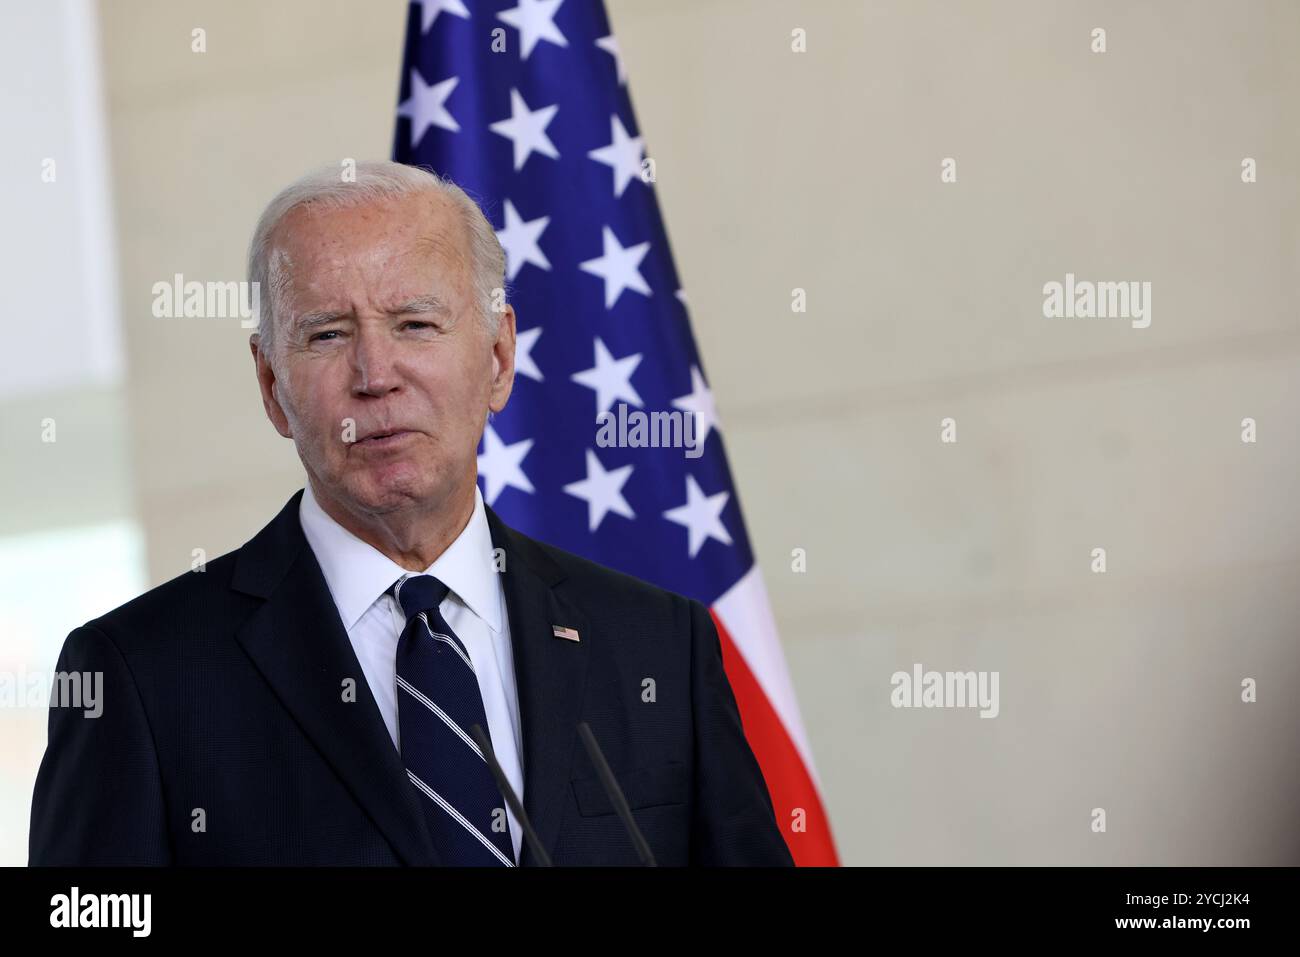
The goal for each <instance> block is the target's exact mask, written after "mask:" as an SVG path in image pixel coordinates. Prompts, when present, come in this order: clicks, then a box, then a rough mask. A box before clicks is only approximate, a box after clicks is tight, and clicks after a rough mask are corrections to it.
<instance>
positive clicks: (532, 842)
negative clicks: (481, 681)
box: [469, 722, 554, 867]
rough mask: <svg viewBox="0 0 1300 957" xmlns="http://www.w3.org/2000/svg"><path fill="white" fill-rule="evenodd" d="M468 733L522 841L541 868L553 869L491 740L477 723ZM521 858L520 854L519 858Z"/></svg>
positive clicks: (548, 856) (549, 856)
mask: <svg viewBox="0 0 1300 957" xmlns="http://www.w3.org/2000/svg"><path fill="white" fill-rule="evenodd" d="M469 733H470V736H471V737H473V739H474V741H475V742H476V743H477V744H478V748H479V750H480V751H482V752H483V760H484V761H486V762H487V766H488V767H489V768H491V769H492V776H493V777H494V778H496V779H497V787H499V788H500V789H501V796H502V797H504V798H505V799H506V803H507V804H509V805H510V810H511V811H513V812H514V815H515V820H517V821H518V822H519V824H520V826H521V827H522V828H523V829H524V840H525V841H527V842H528V846H529V847H530V848H532V851H533V856H534V857H536V858H537V861H538V864H539V865H540V866H541V867H553V866H554V865H553V864H552V863H551V855H549V854H547V853H546V848H544V847H542V841H541V838H539V837H538V836H537V832H536V831H534V830H533V822H532V821H530V820H528V814H527V813H526V812H525V811H524V806H523V804H522V803H520V801H519V795H517V794H515V789H514V788H512V787H511V786H510V782H509V781H508V780H507V779H506V772H505V771H503V770H501V765H500V764H499V763H498V762H497V756H496V754H495V753H494V752H493V751H492V742H491V740H489V738H488V736H487V734H486V733H485V732H484V731H483V728H482V726H481V725H479V724H478V723H477V722H475V723H474V724H473V725H472V726H471V727H470V729H469ZM522 856H523V855H522V854H521V855H520V857H522Z"/></svg>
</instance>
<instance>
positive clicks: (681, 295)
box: [673, 289, 691, 309]
mask: <svg viewBox="0 0 1300 957" xmlns="http://www.w3.org/2000/svg"><path fill="white" fill-rule="evenodd" d="M673 295H675V296H676V297H677V301H678V302H680V303H681V304H682V305H683V306H685V307H686V308H688V309H689V308H690V306H691V304H690V303H689V302H687V301H686V290H685V289H678V290H677V292H675V293H673Z"/></svg>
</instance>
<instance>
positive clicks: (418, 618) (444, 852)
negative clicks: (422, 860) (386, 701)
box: [389, 575, 515, 867]
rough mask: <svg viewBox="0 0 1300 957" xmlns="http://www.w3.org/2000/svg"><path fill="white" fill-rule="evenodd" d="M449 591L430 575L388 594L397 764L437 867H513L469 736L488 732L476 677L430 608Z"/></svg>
mask: <svg viewBox="0 0 1300 957" xmlns="http://www.w3.org/2000/svg"><path fill="white" fill-rule="evenodd" d="M449 590H450V589H448V588H447V586H446V585H444V584H443V583H442V582H440V581H439V580H438V579H436V578H434V577H433V576H432V575H403V576H402V577H401V578H399V579H398V580H397V582H396V583H394V585H393V587H392V588H390V589H389V593H390V594H392V596H393V597H394V598H396V599H397V602H398V604H399V605H401V607H402V611H403V612H404V613H405V615H406V627H405V628H404V629H402V637H401V639H400V640H399V641H398V643H397V721H398V728H399V741H400V744H401V752H402V764H403V765H404V766H405V767H406V775H407V777H408V778H409V779H410V781H411V784H413V785H414V786H415V789H416V791H418V792H419V798H420V803H421V805H422V806H423V808H424V814H425V819H426V820H427V821H428V823H429V834H430V836H431V837H432V838H433V844H434V847H435V848H436V849H437V851H438V855H439V857H440V858H441V859H442V862H443V863H444V864H450V865H462V866H475V867H500V866H505V867H513V866H514V863H515V862H514V846H513V844H512V843H511V841H510V822H509V819H508V818H507V817H506V812H505V806H506V802H505V800H504V799H503V798H502V797H501V791H500V789H499V788H498V787H497V784H496V780H495V779H494V778H493V777H492V771H491V769H489V768H488V766H487V762H486V761H485V760H484V759H483V754H482V752H481V751H480V750H479V747H478V744H477V743H475V741H474V739H473V738H472V737H471V736H470V733H469V729H470V728H471V727H473V726H474V725H475V724H478V725H479V726H481V727H482V728H483V732H484V734H488V733H489V732H488V723H487V716H486V715H485V714H484V711H483V696H482V694H480V692H479V687H478V678H477V677H476V676H475V674H474V665H473V663H472V662H471V661H470V657H469V653H468V652H467V651H466V650H465V646H464V645H463V644H461V641H460V639H459V638H457V637H456V634H455V632H453V631H452V630H451V627H450V626H449V625H448V624H447V622H446V620H445V619H444V618H443V617H442V613H441V612H440V611H439V610H438V606H439V605H440V604H442V601H443V599H444V598H446V597H447V593H448V591H449ZM489 740H490V736H489ZM493 824H496V827H497V828H499V829H494V828H493Z"/></svg>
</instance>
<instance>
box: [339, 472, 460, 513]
mask: <svg viewBox="0 0 1300 957" xmlns="http://www.w3.org/2000/svg"><path fill="white" fill-rule="evenodd" d="M435 479H436V475H435V473H434V471H433V469H431V468H428V467H421V466H419V465H417V464H416V463H413V462H395V463H393V464H392V465H385V466H383V467H382V468H379V467H372V468H370V469H367V470H366V472H365V474H364V475H359V476H356V477H354V478H353V479H352V480H351V481H349V482H348V483H347V485H348V490H349V493H350V494H351V496H352V498H353V500H354V501H355V502H356V503H357V504H358V505H360V506H361V507H362V508H364V509H366V510H367V511H370V512H381V513H382V512H391V511H395V510H397V509H400V508H406V507H408V506H409V505H411V504H412V503H417V502H427V501H429V500H430V499H431V498H433V497H435V496H436V494H437V490H438V484H437V482H436V480H435Z"/></svg>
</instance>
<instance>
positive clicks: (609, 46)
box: [596, 33, 627, 86]
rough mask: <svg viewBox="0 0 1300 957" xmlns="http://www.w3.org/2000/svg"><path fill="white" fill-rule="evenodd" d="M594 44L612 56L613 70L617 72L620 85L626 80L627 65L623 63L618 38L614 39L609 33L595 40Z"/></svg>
mask: <svg viewBox="0 0 1300 957" xmlns="http://www.w3.org/2000/svg"><path fill="white" fill-rule="evenodd" d="M596 46H598V47H600V48H601V49H602V50H604V51H605V52H606V53H608V54H609V55H610V56H612V57H613V58H614V70H615V72H616V73H617V74H618V82H619V85H620V86H622V85H623V84H624V83H626V82H627V67H626V66H624V65H623V51H622V50H620V49H619V48H618V40H616V39H614V35H613V34H612V33H611V34H610V35H609V36H607V37H601V38H600V39H599V40H597V41H596Z"/></svg>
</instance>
